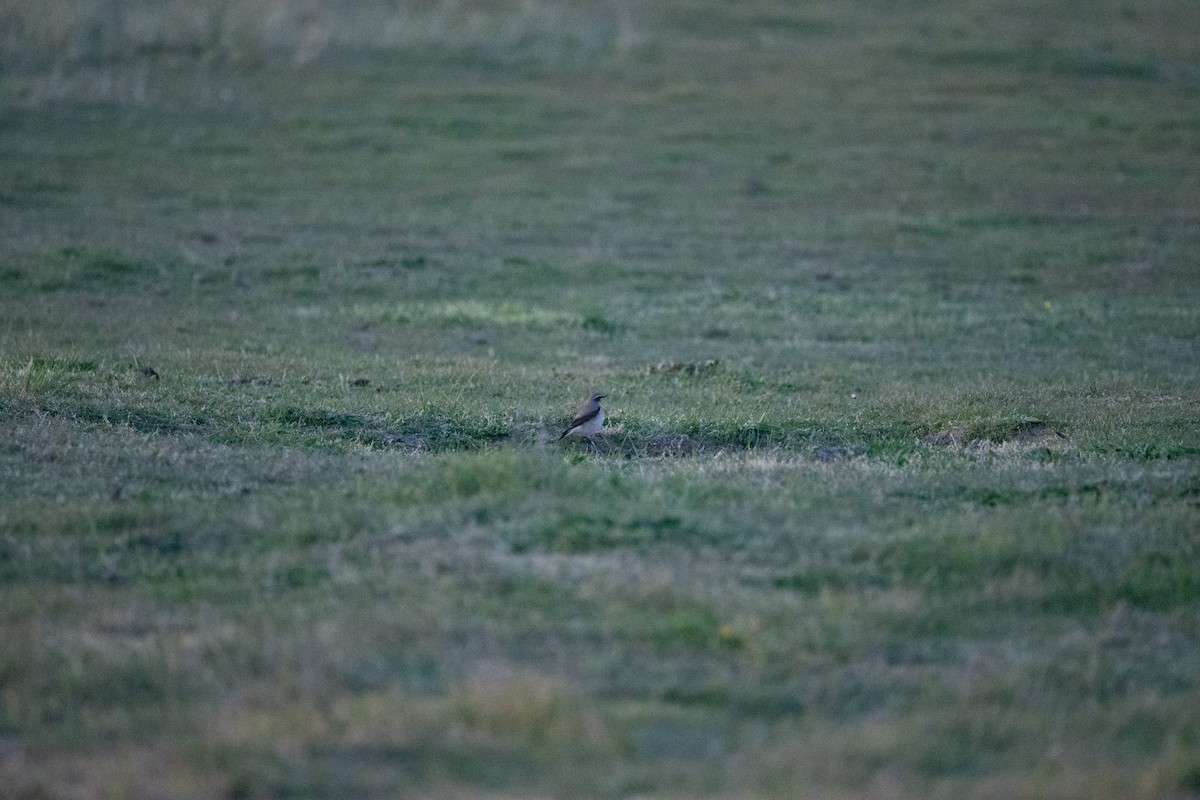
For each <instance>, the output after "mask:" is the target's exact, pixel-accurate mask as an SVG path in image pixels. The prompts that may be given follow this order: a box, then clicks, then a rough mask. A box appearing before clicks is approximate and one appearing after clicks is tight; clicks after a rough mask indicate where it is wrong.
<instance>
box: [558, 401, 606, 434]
mask: <svg viewBox="0 0 1200 800" xmlns="http://www.w3.org/2000/svg"><path fill="white" fill-rule="evenodd" d="M606 397H608V395H606V394H594V395H592V396H591V397H589V398H588V401H587V402H586V403H584V404H583V405H581V406H580V407H579V410H578V411H576V412H575V419H573V420H571V424H570V425H568V426H567V429H566V430H565V431H563V432H562V436H559V437H558V438H559V440H560V441H561V440H562V439H565V438H567V437H568V436H586V437H588V438H589V439H590V438H591V436H592V434H594V433H598V432H599V431H600V426H601V425H603V424H604V409H603V408H601V407H600V401H601V400H603V399H604V398H606Z"/></svg>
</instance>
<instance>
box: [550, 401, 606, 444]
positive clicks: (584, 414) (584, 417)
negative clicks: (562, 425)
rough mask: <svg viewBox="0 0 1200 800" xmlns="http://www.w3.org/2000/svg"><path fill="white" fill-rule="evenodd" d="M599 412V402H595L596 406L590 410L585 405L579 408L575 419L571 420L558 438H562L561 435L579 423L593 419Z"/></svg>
mask: <svg viewBox="0 0 1200 800" xmlns="http://www.w3.org/2000/svg"><path fill="white" fill-rule="evenodd" d="M599 413H600V404H599V403H596V407H595V408H593V409H591V410H590V411H589V410H586V406H585V407H584V410H581V411H580V412H579V413H578V414H576V415H575V419H573V420H571V424H570V425H568V426H567V429H566V430H565V431H563V432H562V436H559V437H558V438H560V439H561V438H563V436H566V435H567V434H568V433H570V432H571V431H572V430H573V429H575V428H578V427H579V426H580V425H583V424H584V423H586V422H589V421H591V420H593V419H595V418H596V415H597V414H599Z"/></svg>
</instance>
